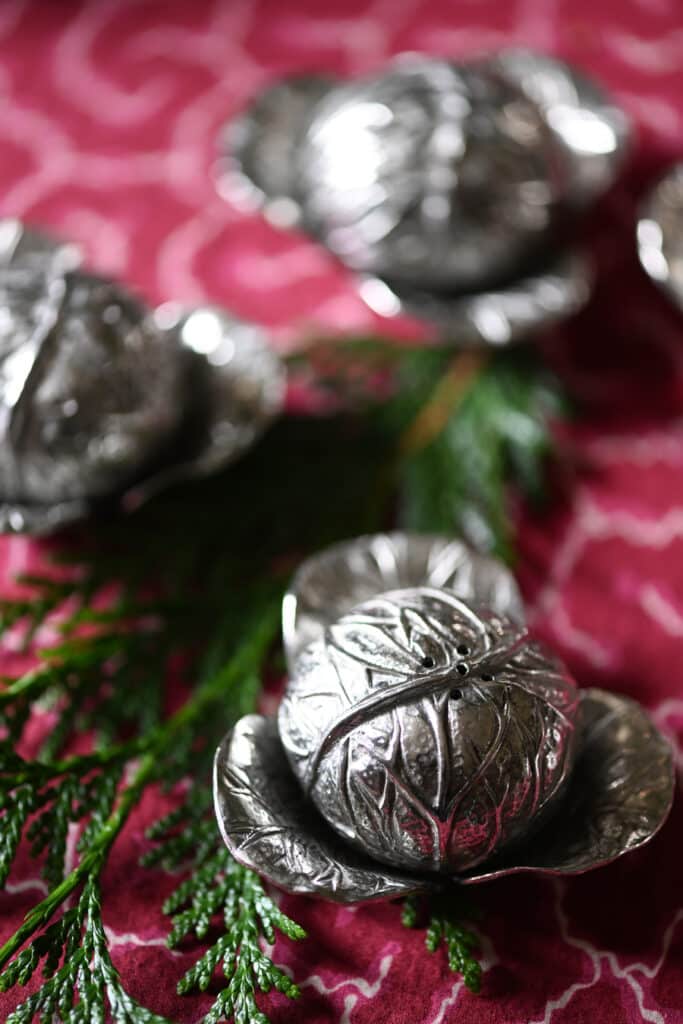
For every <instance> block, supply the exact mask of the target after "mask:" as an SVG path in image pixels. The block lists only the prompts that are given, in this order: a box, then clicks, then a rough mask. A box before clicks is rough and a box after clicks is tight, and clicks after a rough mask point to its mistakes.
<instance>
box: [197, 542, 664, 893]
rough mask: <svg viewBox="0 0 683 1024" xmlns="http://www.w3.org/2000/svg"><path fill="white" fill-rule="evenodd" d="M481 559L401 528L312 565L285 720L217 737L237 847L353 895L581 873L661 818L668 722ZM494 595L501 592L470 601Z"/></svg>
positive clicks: (296, 881)
mask: <svg viewBox="0 0 683 1024" xmlns="http://www.w3.org/2000/svg"><path fill="white" fill-rule="evenodd" d="M469 559H470V556H469V555H468V553H467V549H466V548H464V547H463V546H462V545H460V544H459V543H458V542H448V541H447V540H446V539H443V538H422V537H417V536H411V535H401V534H393V535H386V536H377V537H364V538H360V539H359V540H358V541H356V542H349V543H347V544H343V545H337V546H335V547H333V548H331V549H329V550H328V551H327V552H323V553H322V554H321V555H320V556H318V557H317V558H314V559H311V560H310V561H309V562H308V563H305V564H304V566H303V567H302V569H301V570H300V572H299V573H298V574H297V577H295V581H294V584H293V587H292V590H291V592H290V594H289V595H288V598H287V599H286V601H285V607H284V610H283V619H284V630H285V637H286V640H287V645H288V653H289V658H290V663H291V664H292V669H291V678H290V682H289V685H288V688H287V691H286V693H285V697H284V699H283V702H282V705H281V708H280V714H279V722H278V725H277V726H276V724H275V721H274V720H272V719H270V720H268V719H263V718H260V717H259V716H248V717H247V718H245V719H242V720H241V721H240V722H239V723H238V724H237V726H236V727H235V729H234V730H233V732H232V733H231V734H229V736H228V737H226V739H225V741H224V742H223V744H222V745H221V747H220V748H219V750H218V752H217V755H216V774H215V779H214V786H215V801H216V813H217V816H218V820H219V824H220V828H221V832H222V834H223V837H224V839H225V841H226V843H227V844H228V846H229V847H230V849H231V851H232V853H233V854H234V856H235V857H236V858H237V860H239V861H240V862H241V863H245V864H248V865H249V866H250V867H253V868H254V869H256V870H257V871H259V872H261V873H262V874H264V875H265V876H266V877H267V878H269V879H270V880H271V881H273V882H275V883H276V884H278V885H280V886H282V887H283V888H284V889H287V890H288V891H291V892H308V893H316V894H317V895H319V896H321V897H323V898H327V899H334V900H338V901H344V902H359V901H364V900H366V899H380V898H390V897H391V896H395V895H399V894H401V893H402V892H408V891H420V889H421V888H427V887H431V886H435V885H438V884H444V883H445V882H446V881H447V880H448V879H452V880H453V881H458V882H463V883H468V884H474V883H476V882H482V881H486V880H488V879H491V878H496V877H500V876H502V875H505V874H510V873H514V872H518V871H537V872H541V873H551V874H574V873H579V872H582V871H587V870H589V869H591V868H594V867H599V866H601V865H603V864H606V863H608V862H609V861H611V860H614V859H615V858H616V857H619V856H621V855H622V854H624V853H627V852H629V851H630V850H633V849H636V848H637V847H639V846H641V845H642V844H643V843H645V842H647V841H648V840H649V839H650V838H652V836H653V835H654V834H655V833H656V832H657V830H658V829H659V828H660V827H661V825H662V823H663V822H664V820H665V819H666V817H667V815H668V813H669V810H670V807H671V803H672V799H673V790H674V775H673V765H672V755H671V751H670V749H669V746H668V744H667V742H666V740H665V739H664V738H663V737H662V736H661V734H660V733H659V732H658V731H657V729H656V728H655V726H654V725H653V724H652V722H650V720H649V719H648V717H647V715H646V714H645V712H644V711H643V710H642V709H641V708H640V707H639V706H638V705H637V704H635V703H634V702H633V701H630V700H627V699H626V698H622V697H619V696H617V695H614V694H609V693H605V692H603V691H599V690H588V691H585V692H584V693H582V694H580V693H579V692H578V691H577V690H576V689H575V687H574V685H573V683H572V681H571V679H570V678H569V677H568V675H567V673H566V671H565V670H564V668H563V667H562V665H561V664H560V663H559V662H557V661H556V659H554V658H553V657H552V656H551V655H550V654H549V653H548V652H547V651H546V650H544V649H543V648H541V647H540V646H539V645H537V644H534V643H532V642H531V641H530V640H529V639H528V637H527V635H526V632H525V629H524V625H523V612H522V610H521V606H520V604H519V595H518V594H517V591H516V589H515V588H514V583H511V581H510V580H509V574H508V573H507V570H505V569H503V568H502V567H500V569H499V572H498V573H496V572H495V571H493V570H494V568H495V563H491V560H489V559H485V560H482V561H477V562H476V563H475V561H474V560H473V561H471V562H470V563H469V565H468V561H469ZM421 573H423V574H424V575H423V578H422V579H419V577H420V574H421ZM356 574H357V581H356V579H354V576H355V575H356ZM387 581H391V582H387ZM406 582H409V583H411V584H412V588H411V589H407V590H405V589H404V590H399V591H393V592H389V593H380V594H375V596H374V597H371V596H369V595H370V593H371V592H372V590H373V588H375V587H377V586H379V587H384V586H386V585H389V586H391V585H394V584H395V583H398V584H401V585H404V584H405V583H406ZM420 583H422V584H423V585H422V586H420V585H419V584H420ZM425 583H427V584H430V585H427V586H425V585H424V584H425ZM451 586H457V587H458V588H459V590H460V593H461V595H462V594H467V595H468V598H469V600H468V601H467V602H465V601H463V600H462V597H460V598H459V597H457V596H456V594H455V593H454V591H453V590H452V589H447V588H450V587H451ZM326 594H327V595H328V599H329V605H330V609H331V611H330V614H329V615H328V614H326V612H325V595H326ZM482 594H487V595H488V599H489V601H490V602H491V603H492V604H493V603H497V607H496V609H495V610H492V609H491V608H490V607H489V608H488V609H487V608H482V607H481V606H480V607H478V608H477V607H476V606H475V603H474V601H473V600H472V598H473V597H477V596H479V597H480V596H481V595H482ZM354 600H357V601H359V602H360V603H358V604H355V605H354V606H353V607H349V605H350V604H353V602H354ZM506 612H507V615H506ZM304 639H306V640H308V642H307V645H306V646H304V647H303V648H302V647H301V646H300V644H301V641H302V640H304ZM283 748H284V749H283ZM285 754H286V757H285ZM287 762H289V765H288V763H287ZM359 857H360V858H361V860H360V861H359V860H358V858H359ZM387 865H389V866H388V867H387ZM395 870H399V871H400V872H401V874H399V875H397V874H395V873H394V871H395Z"/></svg>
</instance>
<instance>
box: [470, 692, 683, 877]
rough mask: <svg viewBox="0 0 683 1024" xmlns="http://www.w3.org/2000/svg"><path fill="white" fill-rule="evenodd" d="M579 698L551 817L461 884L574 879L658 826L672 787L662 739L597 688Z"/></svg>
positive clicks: (638, 712) (624, 702)
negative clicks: (529, 876)
mask: <svg viewBox="0 0 683 1024" xmlns="http://www.w3.org/2000/svg"><path fill="white" fill-rule="evenodd" d="M580 696H581V714H580V729H579V736H578V756H577V760H576V765H575V767H574V770H573V772H572V775H571V780H570V784H569V787H568V789H567V795H566V797H565V799H564V800H563V801H562V806H561V807H560V809H559V811H558V813H557V815H556V816H555V817H553V818H552V820H550V821H549V822H548V823H547V825H546V826H545V827H544V828H542V829H541V831H540V832H538V833H537V834H536V835H534V836H532V837H531V839H530V840H529V841H528V842H527V843H526V844H525V846H524V847H523V848H520V849H517V850H515V851H514V853H512V852H511V853H510V854H509V855H508V856H504V857H502V858H501V859H500V860H499V861H498V863H495V862H492V863H491V864H490V865H488V866H484V865H482V866H481V867H480V868H478V869H476V870H475V871H474V872H472V873H471V874H469V875H467V876H465V877H463V878H461V879H460V881H461V882H463V883H469V884H473V883H476V882H486V881H489V880H490V879H493V878H500V877H502V876H503V875H512V874H516V873H518V872H521V871H535V872H541V873H543V874H550V875H579V874H582V873H583V872H585V871H591V870H592V869H593V868H597V867H601V866H602V865H603V864H609V863H610V861H613V860H615V858H617V857H621V856H622V854H624V853H628V852H629V851H631V850H637V849H638V847H639V846H642V845H643V844H644V843H647V842H649V840H650V839H652V837H653V836H654V835H655V834H656V833H657V832H658V831H659V829H660V828H661V826H662V825H663V824H664V822H665V821H666V818H667V817H668V814H669V811H670V810H671V805H672V802H673V797H674V789H675V776H674V769H673V758H672V755H671V747H670V746H669V744H668V742H667V741H666V740H665V739H664V737H663V736H662V734H661V733H660V732H659V730H658V729H657V728H656V727H655V726H654V725H653V723H652V721H651V720H650V719H649V718H648V716H647V715H646V713H645V712H644V711H643V709H642V708H641V707H640V705H639V704H636V702H635V701H633V700H629V699H628V698H627V697H622V696H620V695H619V694H616V693H608V692H606V691H605V690H583V691H582V692H581V694H580Z"/></svg>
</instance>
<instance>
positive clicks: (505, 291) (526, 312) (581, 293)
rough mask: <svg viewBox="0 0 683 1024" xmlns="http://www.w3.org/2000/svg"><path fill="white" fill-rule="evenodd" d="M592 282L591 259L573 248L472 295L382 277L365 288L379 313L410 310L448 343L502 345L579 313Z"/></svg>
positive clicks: (363, 294)
mask: <svg viewBox="0 0 683 1024" xmlns="http://www.w3.org/2000/svg"><path fill="white" fill-rule="evenodd" d="M592 283H593V271H592V268H591V266H590V264H589V263H588V261H587V259H586V258H585V257H583V256H581V255H580V254H579V253H578V252H571V251H570V252H569V253H567V254H564V255H562V256H560V257H557V258H556V259H553V260H549V261H548V264H547V265H546V267H545V268H544V270H543V271H542V272H539V273H536V274H531V275H530V276H528V277H521V278H519V279H518V280H516V281H514V282H512V283H511V284H508V285H507V286H506V287H504V288H500V289H496V290H492V291H486V292H474V293H473V294H471V295H460V296H456V297H449V296H447V295H443V294H438V293H436V292H427V291H417V290H416V289H411V288H405V287H404V288H401V287H396V286H392V285H389V283H388V282H387V281H382V280H380V279H379V278H376V277H375V278H366V279H365V280H363V281H361V283H360V287H359V290H360V294H361V297H362V299H363V300H364V301H365V303H366V304H367V305H368V306H369V307H370V309H372V311H373V312H374V313H377V314H378V315H379V316H386V317H395V316H402V315H404V314H407V315H409V316H414V317H417V318H418V319H420V320H424V321H426V322H428V323H430V324H434V325H435V326H436V328H437V331H438V334H439V336H440V338H441V340H442V342H444V343H445V344H452V345H455V346H457V347H458V348H479V347H481V346H482V345H489V346H492V347H493V348H502V347H504V346H506V345H514V344H516V343H517V342H519V341H522V340H523V339H525V338H528V337H529V336H530V335H531V334H534V333H535V332H537V331H540V330H542V329H545V328H549V327H552V326H553V325H554V324H556V323H560V322H561V321H562V320H565V319H566V318H567V317H570V316H573V314H574V313H578V311H579V310H580V309H582V308H583V306H584V305H585V304H586V302H587V301H588V299H589V298H590V293H591V287H592Z"/></svg>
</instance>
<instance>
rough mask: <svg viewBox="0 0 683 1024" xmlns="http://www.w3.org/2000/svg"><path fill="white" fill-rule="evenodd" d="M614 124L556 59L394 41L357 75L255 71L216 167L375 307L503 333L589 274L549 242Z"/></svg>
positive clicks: (578, 205)
mask: <svg viewBox="0 0 683 1024" xmlns="http://www.w3.org/2000/svg"><path fill="white" fill-rule="evenodd" d="M629 138H630V123H629V120H628V118H627V116H626V114H625V113H624V112H623V111H622V110H620V109H619V108H618V107H616V106H615V105H614V104H613V103H611V102H610V101H609V99H608V98H607V97H606V96H605V95H604V94H603V93H602V91H601V90H600V89H599V88H598V87H597V86H596V85H595V84H594V83H592V82H591V81H589V80H588V79H586V78H585V77H584V76H583V75H581V74H580V73H579V72H578V71H576V70H574V69H572V68H570V67H569V66H568V65H566V64H564V63H562V62H561V61H557V60H554V59H552V58H549V57H545V56H543V55H540V54H535V53H532V52H531V51H526V50H503V51H501V52H500V53H498V54H496V55H493V56H491V57H487V58H484V59H478V60H475V61H471V62H468V63H454V62H450V61H446V60H442V59H436V58H428V57H418V56H415V55H411V56H403V57H401V58H398V59H396V60H395V61H393V62H392V63H391V64H390V65H389V67H388V69H387V70H386V71H385V72H384V73H383V74H381V75H379V76H377V77H374V78H368V79H361V80H357V81H353V82H345V83H336V84H334V83H331V82H325V81H323V80H321V79H319V78H314V77H311V78H302V77H298V78H295V79H287V80H285V81H283V82H281V83H278V84H277V85H275V86H271V87H270V88H269V89H268V90H267V91H266V92H265V93H263V94H262V95H261V97H259V98H257V99H256V101H255V102H254V103H253V104H252V106H251V107H250V108H248V109H247V110H246V111H245V112H244V113H243V114H242V116H241V117H240V118H238V119H237V121H235V122H233V125H232V126H230V127H228V128H227V129H226V130H225V132H224V136H223V139H222V142H221V148H222V151H223V156H222V158H221V163H220V166H221V167H224V168H227V169H228V170H227V171H226V172H225V174H224V175H223V176H222V177H221V178H220V182H221V187H222V188H223V187H227V189H228V191H230V187H231V186H230V182H232V195H233V197H234V196H235V195H236V193H237V192H241V194H242V195H248V196H251V197H252V198H253V197H256V198H257V203H258V205H260V206H262V207H264V208H265V212H266V214H267V216H269V218H270V219H271V220H272V221H274V222H276V223H278V224H279V225H280V226H291V225H293V224H300V225H302V226H303V227H304V228H306V229H307V230H308V231H309V232H310V233H311V234H313V235H314V236H315V237H317V238H319V239H320V240H321V241H322V242H324V244H325V245H326V246H327V247H328V248H329V249H330V250H331V251H332V252H334V253H335V254H336V255H337V256H338V257H339V258H340V259H341V260H342V261H343V262H344V263H345V264H346V265H347V266H349V267H351V268H352V269H354V270H356V271H357V272H358V273H359V274H360V275H361V277H360V279H359V287H360V291H361V295H362V296H363V298H364V299H365V301H366V302H367V303H368V305H369V306H370V307H371V308H372V309H373V310H374V311H375V312H377V313H379V314H380V315H384V316H390V317H391V316H396V315H398V314H403V313H408V314H410V315H412V316H415V317H417V318H419V319H421V320H424V321H426V322H428V323H430V324H436V326H437V328H438V329H439V331H440V333H441V334H442V335H444V336H445V337H446V338H448V340H451V341H453V342H454V343H456V344H458V345H464V346H468V345H469V346H472V345H482V344H485V345H503V344H509V343H514V342H516V341H518V340H520V339H521V338H523V337H526V336H527V335H528V334H529V333H530V332H532V331H534V330H537V329H539V328H541V327H544V326H548V325H550V324H552V323H553V322H555V321H556V320H558V319H560V318H561V317H565V316H568V315H570V314H571V313H573V312H575V311H576V310H577V309H578V308H580V307H581V306H582V305H583V303H584V302H585V301H586V299H587V297H588V294H589V291H590V284H591V274H590V272H589V271H588V270H587V268H586V266H585V264H584V261H583V260H581V259H580V258H579V257H578V256H576V255H575V254H571V253H570V254H569V255H567V254H566V253H563V251H562V250H563V249H566V245H567V235H568V233H569V231H570V229H571V227H572V222H573V220H574V219H575V217H576V214H577V213H578V212H580V211H582V210H583V209H584V208H585V207H586V206H587V205H589V204H590V203H591V202H592V201H593V200H594V199H596V198H597V197H598V196H599V195H600V194H601V193H602V192H604V191H605V190H606V189H607V188H608V187H609V186H610V185H611V184H612V182H613V181H614V180H615V178H616V175H617V173H618V171H619V169H620V167H621V165H622V163H623V160H624V157H625V154H626V153H627V151H628V148H629ZM235 168H237V171H236V170H235ZM230 169H231V170H230ZM236 174H237V177H236ZM236 186H239V187H236Z"/></svg>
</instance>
